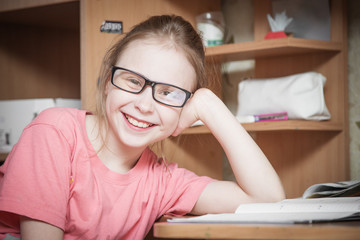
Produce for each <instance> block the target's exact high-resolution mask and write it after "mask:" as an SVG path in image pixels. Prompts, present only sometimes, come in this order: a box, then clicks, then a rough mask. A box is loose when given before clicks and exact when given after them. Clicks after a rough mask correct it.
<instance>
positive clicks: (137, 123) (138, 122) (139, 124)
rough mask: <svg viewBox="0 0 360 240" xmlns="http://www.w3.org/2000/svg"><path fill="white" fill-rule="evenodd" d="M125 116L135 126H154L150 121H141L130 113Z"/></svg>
mask: <svg viewBox="0 0 360 240" xmlns="http://www.w3.org/2000/svg"><path fill="white" fill-rule="evenodd" d="M125 118H126V119H127V120H128V122H129V123H130V124H131V125H133V126H135V127H139V128H148V127H152V126H154V124H150V123H146V122H140V121H138V120H136V119H134V118H132V117H130V116H128V115H126V114H125Z"/></svg>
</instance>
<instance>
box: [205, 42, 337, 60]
mask: <svg viewBox="0 0 360 240" xmlns="http://www.w3.org/2000/svg"><path fill="white" fill-rule="evenodd" d="M341 49H342V43H340V42H327V41H319V40H309V39H301V38H293V37H288V38H279V39H270V40H258V41H253V42H243V43H233V44H226V45H221V46H214V47H210V48H207V49H206V56H207V57H213V58H215V59H218V60H219V61H221V62H229V61H239V60H248V59H258V58H269V57H281V56H294V55H297V54H308V53H321V52H329V53H338V52H340V51H341Z"/></svg>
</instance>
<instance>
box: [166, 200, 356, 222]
mask: <svg viewBox="0 0 360 240" xmlns="http://www.w3.org/2000/svg"><path fill="white" fill-rule="evenodd" d="M345 220H360V197H337V198H314V199H303V198H295V199H285V200H283V201H280V202H276V203H251V204H242V205H240V206H239V207H238V208H237V210H236V212H235V213H225V214H207V215H203V216H199V217H190V218H173V219H168V222H173V223H313V222H327V221H345Z"/></svg>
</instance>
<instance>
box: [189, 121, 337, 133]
mask: <svg viewBox="0 0 360 240" xmlns="http://www.w3.org/2000/svg"><path fill="white" fill-rule="evenodd" d="M242 125H243V126H244V128H245V129H246V130H247V131H249V132H264V131H334V132H340V131H342V130H343V125H342V124H340V123H333V122H329V121H319V122H316V121H305V120H304V121H302V120H287V121H269V122H256V123H243V124H242ZM182 134H185V135H189V134H210V131H209V129H208V128H207V127H206V126H196V127H191V128H188V129H186V130H185V131H184V132H183V133H182Z"/></svg>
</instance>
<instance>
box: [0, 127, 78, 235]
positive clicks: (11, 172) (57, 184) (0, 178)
mask: <svg viewBox="0 0 360 240" xmlns="http://www.w3.org/2000/svg"><path fill="white" fill-rule="evenodd" d="M70 158H71V151H70V146H69V144H68V142H67V140H66V138H65V137H64V136H63V135H62V134H61V132H60V131H58V130H57V129H56V128H55V127H54V126H52V125H47V124H32V125H30V126H28V127H27V128H25V129H24V131H23V134H22V136H21V138H20V140H19V142H18V143H17V144H16V145H15V146H14V149H13V150H12V152H11V153H10V155H9V157H8V159H7V160H6V162H5V164H4V165H3V166H2V168H1V169H0V210H1V211H5V212H10V213H13V214H18V215H24V216H27V217H30V218H33V219H36V220H41V221H44V222H47V223H49V224H52V225H55V226H57V227H59V228H62V229H63V228H64V226H65V218H66V207H67V201H68V195H69V181H70ZM1 217H3V215H1V213H0V218H1ZM2 220H3V219H2Z"/></svg>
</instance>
